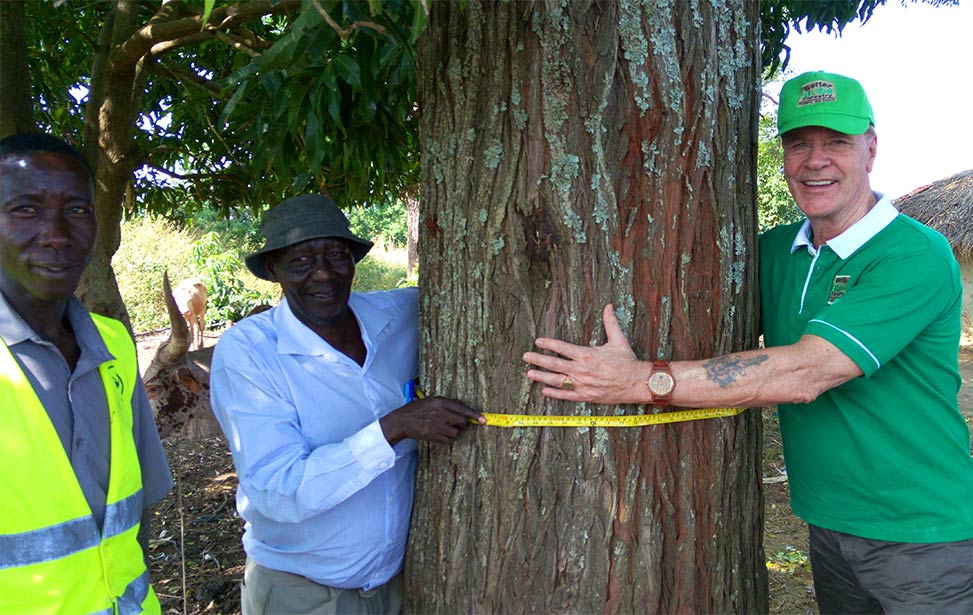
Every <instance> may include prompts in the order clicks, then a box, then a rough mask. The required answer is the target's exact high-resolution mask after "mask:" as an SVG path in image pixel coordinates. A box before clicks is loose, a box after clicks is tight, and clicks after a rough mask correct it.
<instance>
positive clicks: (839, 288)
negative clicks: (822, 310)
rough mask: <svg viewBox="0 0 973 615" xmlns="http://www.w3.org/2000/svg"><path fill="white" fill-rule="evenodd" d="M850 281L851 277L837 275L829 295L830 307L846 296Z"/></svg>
mask: <svg viewBox="0 0 973 615" xmlns="http://www.w3.org/2000/svg"><path fill="white" fill-rule="evenodd" d="M849 280H851V276H850V275H836V276H835V277H834V281H832V282H831V294H829V295H828V305H831V304H832V303H834V302H835V301H837V300H838V299H841V298H842V297H843V296H844V295H845V293H846V292H847V291H848V281H849Z"/></svg>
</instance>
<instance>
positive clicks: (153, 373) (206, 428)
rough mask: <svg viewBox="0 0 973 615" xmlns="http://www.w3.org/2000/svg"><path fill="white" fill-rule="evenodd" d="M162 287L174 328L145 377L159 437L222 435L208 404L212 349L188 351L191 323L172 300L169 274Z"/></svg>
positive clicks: (160, 346) (191, 437) (159, 349)
mask: <svg viewBox="0 0 973 615" xmlns="http://www.w3.org/2000/svg"><path fill="white" fill-rule="evenodd" d="M162 288H163V294H164V296H165V304H166V311H167V312H168V314H169V321H170V322H171V323H172V329H171V332H170V334H169V339H167V340H166V341H164V342H162V343H161V344H160V345H159V347H158V349H157V350H156V353H155V356H154V357H153V358H152V360H151V361H150V362H149V365H148V366H147V367H146V368H145V373H144V375H143V377H142V379H143V381H144V382H145V389H146V391H147V392H148V395H149V402H151V404H152V414H153V415H154V416H155V424H156V427H157V428H158V429H159V435H160V436H162V437H163V438H168V437H171V436H179V437H187V438H190V439H202V438H207V437H210V436H221V435H222V432H221V431H220V427H219V424H218V423H217V422H216V417H215V416H214V415H213V407H212V406H211V405H210V401H209V373H210V364H211V363H212V360H213V347H212V346H210V347H209V348H201V349H198V350H193V351H189V347H190V345H191V343H192V334H191V333H190V330H189V323H188V322H187V321H186V319H185V318H183V315H182V314H183V313H182V311H181V310H180V308H179V306H178V305H177V303H176V299H175V298H174V297H173V293H172V287H171V286H170V284H169V275H168V274H167V273H166V274H163V277H162Z"/></svg>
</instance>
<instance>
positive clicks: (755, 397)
mask: <svg viewBox="0 0 973 615" xmlns="http://www.w3.org/2000/svg"><path fill="white" fill-rule="evenodd" d="M874 126H875V119H874V115H873V113H872V108H871V105H870V104H869V102H868V99H867V97H866V96H865V92H864V90H863V89H862V87H861V85H860V84H859V83H858V82H857V81H855V80H853V79H849V78H847V77H843V76H841V75H835V74H831V73H824V72H813V73H805V74H803V75H800V76H798V77H795V78H794V79H791V80H790V81H788V82H787V83H785V84H784V87H783V89H782V90H781V97H780V109H779V112H778V131H779V135H780V138H781V145H782V147H783V152H784V175H785V178H786V179H787V184H788V187H789V188H790V191H791V194H792V196H793V197H794V200H795V202H796V203H797V205H798V207H800V209H801V211H803V212H804V214H805V216H806V219H805V220H804V221H803V222H799V223H796V224H791V225H784V226H780V227H777V228H775V229H773V230H771V231H768V232H767V233H765V234H764V235H762V236H761V238H760V289H761V299H762V306H763V308H762V310H763V311H762V316H763V318H762V322H763V328H764V331H763V332H764V340H765V344H766V348H765V349H760V350H753V351H747V352H740V353H735V354H732V355H728V356H724V357H717V358H714V359H710V360H705V361H678V362H672V363H668V362H665V361H656V362H645V361H638V360H637V358H636V357H635V354H634V353H633V352H632V349H631V346H630V345H629V343H628V341H627V340H626V339H625V336H624V334H623V333H622V331H621V328H620V326H619V325H618V321H617V320H616V318H615V315H614V310H613V309H612V307H611V306H610V305H609V306H606V308H605V313H604V323H605V330H606V333H607V336H608V342H607V343H606V344H605V345H604V346H599V347H596V348H589V347H584V346H575V345H573V344H568V343H566V342H563V341H559V340H552V339H547V338H541V339H538V340H537V341H536V344H537V346H538V347H539V348H541V349H543V350H548V351H552V352H554V353H556V354H558V355H561V356H560V357H557V356H551V355H543V354H539V353H536V352H528V353H526V354H525V355H524V360H525V361H526V362H527V363H530V364H532V365H533V366H535V369H531V370H529V371H528V374H527V375H528V377H529V378H530V379H532V380H535V381H537V382H540V383H543V384H545V385H547V386H545V387H544V389H543V393H544V394H545V395H548V396H550V397H554V398H557V399H566V400H572V401H593V402H598V403H653V404H656V405H660V404H671V405H674V406H682V407H708V406H726V405H734V406H762V405H772V404H778V405H779V416H780V424H781V434H782V437H783V443H784V457H785V460H786V462H787V471H788V477H789V482H790V488H791V505H792V507H793V509H794V512H795V513H796V514H798V515H799V516H801V517H802V518H803V519H805V520H806V521H807V522H808V524H809V527H810V547H811V564H812V570H813V574H814V583H815V593H816V595H817V600H818V605H819V608H820V611H821V612H822V613H883V612H884V613H966V614H969V613H973V458H971V457H970V432H969V429H968V428H967V426H966V424H965V422H964V420H963V417H962V415H961V414H960V412H959V407H958V402H957V394H958V392H959V387H960V384H961V379H960V376H959V366H958V358H957V348H958V345H959V334H960V301H961V299H960V297H961V290H962V289H961V282H960V275H959V267H958V266H957V264H956V260H955V258H954V257H953V254H952V251H951V250H950V247H949V245H948V243H947V242H946V240H945V239H944V238H943V237H942V236H941V235H940V234H938V233H936V232H935V231H933V230H931V229H929V228H927V227H925V226H923V225H921V224H919V223H918V222H916V221H915V220H912V219H911V218H908V217H906V216H904V215H901V214H899V213H898V211H897V210H896V209H895V207H894V206H893V205H892V203H891V201H889V199H887V198H885V197H884V196H883V195H881V194H880V193H876V192H873V191H872V189H871V185H870V182H869V177H868V174H869V173H870V172H871V170H872V164H873V163H874V160H875V154H876V151H877V146H878V139H877V137H876V134H875V127H874ZM536 368H540V369H536Z"/></svg>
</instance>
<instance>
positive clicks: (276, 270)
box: [266, 237, 355, 331]
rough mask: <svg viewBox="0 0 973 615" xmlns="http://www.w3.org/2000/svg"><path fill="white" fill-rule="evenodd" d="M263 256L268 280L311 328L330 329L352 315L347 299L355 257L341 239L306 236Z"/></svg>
mask: <svg viewBox="0 0 973 615" xmlns="http://www.w3.org/2000/svg"><path fill="white" fill-rule="evenodd" d="M266 259H267V260H266V266H267V272H268V273H269V274H270V276H271V280H272V281H274V282H277V283H278V284H280V287H281V290H282V291H283V293H284V296H285V297H286V298H287V304H288V305H289V306H290V308H291V311H292V312H294V315H295V316H297V318H298V320H300V321H301V322H303V323H304V324H305V325H307V326H308V327H310V328H311V329H313V330H315V331H318V330H320V329H321V328H331V327H334V326H335V325H339V324H341V323H343V322H345V321H346V320H347V319H348V318H353V317H354V316H353V314H352V313H351V310H350V309H349V308H348V299H349V297H350V296H351V283H352V280H353V279H354V277H355V259H354V256H353V254H352V251H351V245H350V244H349V243H348V242H347V241H345V240H344V239H340V238H337V237H323V238H319V239H309V240H307V241H302V242H301V243H297V244H294V245H292V246H287V247H286V248H281V249H280V250H277V251H275V252H273V253H271V254H269V255H268V256H267V257H266Z"/></svg>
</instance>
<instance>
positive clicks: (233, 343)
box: [211, 288, 418, 590]
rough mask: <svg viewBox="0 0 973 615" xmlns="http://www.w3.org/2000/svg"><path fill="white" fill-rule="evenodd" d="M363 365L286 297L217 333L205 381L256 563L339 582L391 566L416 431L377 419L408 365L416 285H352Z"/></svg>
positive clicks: (404, 530)
mask: <svg viewBox="0 0 973 615" xmlns="http://www.w3.org/2000/svg"><path fill="white" fill-rule="evenodd" d="M349 305H350V306H351V309H352V311H353V312H354V313H355V316H356V317H357V319H358V323H359V325H360V327H361V333H362V339H363V340H364V342H365V348H366V350H367V356H366V358H365V364H364V365H363V366H359V365H358V364H357V363H356V362H355V361H353V360H352V359H350V358H349V357H347V356H346V355H344V354H342V353H341V352H339V351H337V350H335V349H334V348H333V347H332V346H331V345H330V344H328V343H327V342H326V341H324V340H323V339H321V338H320V337H319V336H318V335H316V334H315V333H313V332H312V331H311V330H310V329H309V328H308V327H307V326H305V325H304V324H303V323H301V322H300V321H299V320H298V319H297V318H296V317H295V316H294V314H293V312H292V311H291V310H290V308H289V306H288V305H287V301H286V300H283V301H282V302H281V304H280V305H279V306H278V307H276V308H274V309H272V310H268V311H266V312H263V313H261V314H257V315H255V316H251V317H249V318H246V319H244V320H242V321H241V322H239V323H237V324H235V325H233V326H232V327H230V328H229V329H228V330H227V331H226V333H224V334H223V336H222V337H221V339H220V341H219V343H218V344H217V346H216V351H215V354H214V355H213V366H212V377H211V392H212V401H213V410H214V411H215V413H216V418H217V419H218V420H219V422H220V425H221V426H222V428H223V431H224V433H225V434H226V436H227V440H228V441H229V443H230V449H231V450H232V452H233V461H234V463H235V465H236V470H237V475H238V477H239V481H240V486H239V488H238V490H237V509H238V510H239V511H240V515H241V516H242V517H243V518H244V520H245V521H246V526H245V531H244V535H243V546H244V549H245V550H246V552H247V554H248V555H249V556H250V557H251V558H253V559H254V560H255V561H256V562H257V563H258V564H260V565H261V566H264V567H266V568H271V569H273V570H279V571H283V572H290V573H293V574H298V575H301V576H303V577H306V578H308V579H310V580H312V581H314V582H316V583H321V584H324V585H329V586H331V587H339V588H345V589H350V588H363V589H366V590H368V589H371V588H374V587H377V586H380V585H383V584H384V583H386V582H387V581H388V580H389V579H390V578H392V577H393V576H395V575H396V574H398V573H399V571H401V570H402V565H403V560H404V556H405V547H406V539H407V536H408V531H409V518H410V515H411V512H412V498H413V491H414V485H413V480H414V475H415V468H416V448H417V447H416V442H415V440H411V439H406V440H403V441H401V442H399V443H398V444H396V445H395V446H394V447H392V446H390V445H389V443H388V441H387V440H386V439H385V437H384V435H383V434H382V429H381V427H380V426H379V423H378V420H379V419H380V418H382V417H383V416H385V415H386V414H388V413H389V412H391V411H392V410H395V409H396V408H399V407H401V406H402V405H403V404H404V399H403V393H402V387H403V385H405V384H406V383H407V382H408V381H409V380H412V379H413V378H414V377H415V376H416V371H417V368H418V290H417V289H415V288H406V289H400V290H394V291H386V292H377V293H366V294H360V293H352V295H351V299H350V301H349Z"/></svg>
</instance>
